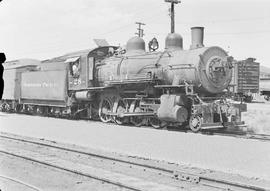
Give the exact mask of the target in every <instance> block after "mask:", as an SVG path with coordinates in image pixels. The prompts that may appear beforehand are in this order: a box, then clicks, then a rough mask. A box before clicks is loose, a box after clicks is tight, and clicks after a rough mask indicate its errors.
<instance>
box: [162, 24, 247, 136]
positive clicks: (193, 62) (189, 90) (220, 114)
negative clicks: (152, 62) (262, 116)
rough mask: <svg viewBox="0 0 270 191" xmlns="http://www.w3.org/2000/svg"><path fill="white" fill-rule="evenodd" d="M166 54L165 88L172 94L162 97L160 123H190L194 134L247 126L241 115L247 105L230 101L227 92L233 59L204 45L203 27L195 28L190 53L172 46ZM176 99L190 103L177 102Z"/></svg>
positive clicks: (218, 48)
mask: <svg viewBox="0 0 270 191" xmlns="http://www.w3.org/2000/svg"><path fill="white" fill-rule="evenodd" d="M169 35H170V34H169ZM167 39H168V38H167ZM166 43H167V42H166ZM167 44H168V43H167ZM169 44H171V43H169ZM166 51H167V52H168V54H169V55H170V58H169V62H168V67H167V68H166V69H165V70H164V71H165V72H164V73H165V83H166V86H164V87H166V88H167V90H169V91H168V92H169V94H164V95H162V96H161V104H160V108H159V109H158V111H157V114H158V117H159V119H160V120H165V121H167V122H169V123H172V122H173V123H177V122H178V123H188V124H189V127H190V128H191V129H192V130H193V131H195V132H196V131H199V130H200V129H209V128H222V127H229V126H233V127H236V126H238V127H240V126H244V122H242V121H241V112H244V111H246V104H243V103H233V102H231V101H230V99H228V97H226V93H225V92H226V91H225V90H226V89H227V88H228V86H229V84H230V81H231V79H232V60H233V59H232V57H230V56H228V54H227V52H226V51H225V50H223V49H222V48H220V47H218V46H211V47H205V46H204V45H203V27H193V28H192V45H191V46H190V49H189V50H182V49H180V48H178V49H175V47H174V48H171V47H170V46H169V47H168V48H167V50H166ZM161 87H162V86H161ZM182 87H185V88H182ZM180 89H181V90H180ZM174 97H176V98H177V97H180V98H181V99H182V100H188V101H183V102H177V101H176V100H177V99H175V98H174ZM176 108H178V110H176ZM183 108H185V109H183ZM182 111H184V113H183V112H182ZM183 116H184V120H183Z"/></svg>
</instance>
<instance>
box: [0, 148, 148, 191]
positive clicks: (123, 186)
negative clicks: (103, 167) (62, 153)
mask: <svg viewBox="0 0 270 191" xmlns="http://www.w3.org/2000/svg"><path fill="white" fill-rule="evenodd" d="M0 152H1V153H3V154H7V155H11V156H15V157H18V158H22V159H25V160H28V161H32V162H35V163H39V164H42V165H45V166H49V167H53V168H56V169H60V170H64V171H67V172H71V173H74V174H78V175H81V176H85V177H88V178H92V179H95V180H99V181H102V182H106V183H109V184H112V185H115V186H119V187H122V188H126V189H129V190H134V191H144V190H141V189H138V188H134V187H131V186H129V185H125V184H121V183H119V182H116V181H113V180H110V179H107V178H102V177H99V176H94V175H89V174H86V173H83V172H80V171H77V170H72V169H69V168H65V167H62V166H59V165H55V164H52V163H49V162H44V161H40V160H36V159H33V158H30V157H26V156H22V155H18V154H14V153H11V152H7V151H3V150H0Z"/></svg>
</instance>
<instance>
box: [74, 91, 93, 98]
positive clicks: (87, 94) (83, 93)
mask: <svg viewBox="0 0 270 191" xmlns="http://www.w3.org/2000/svg"><path fill="white" fill-rule="evenodd" d="M75 97H76V99H77V100H91V99H92V96H91V93H90V92H89V91H80V92H76V93H75Z"/></svg>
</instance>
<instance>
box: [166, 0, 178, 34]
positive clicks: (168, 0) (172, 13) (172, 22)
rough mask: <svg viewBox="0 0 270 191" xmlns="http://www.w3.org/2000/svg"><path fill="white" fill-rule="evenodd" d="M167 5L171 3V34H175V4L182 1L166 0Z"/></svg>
mask: <svg viewBox="0 0 270 191" xmlns="http://www.w3.org/2000/svg"><path fill="white" fill-rule="evenodd" d="M165 2H166V3H171V10H170V15H171V33H174V4H178V3H181V1H178V0H165Z"/></svg>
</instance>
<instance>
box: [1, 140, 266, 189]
mask: <svg viewBox="0 0 270 191" xmlns="http://www.w3.org/2000/svg"><path fill="white" fill-rule="evenodd" d="M0 137H1V138H6V139H10V140H16V141H21V142H26V143H31V144H36V145H39V146H44V147H50V148H54V149H60V150H64V151H69V152H73V153H78V154H84V155H88V156H93V157H96V158H102V159H106V160H112V161H116V162H120V163H126V164H131V165H134V166H139V167H143V168H148V169H151V170H157V171H161V172H162V173H165V174H166V175H169V176H170V177H171V178H176V179H179V180H182V181H187V182H191V183H195V184H199V185H204V186H209V187H213V188H220V189H227V190H230V189H232V188H234V189H235V188H238V189H242V190H258V191H267V190H270V188H267V189H266V188H263V187H259V186H255V185H247V184H244V183H241V182H235V181H230V180H224V179H218V178H214V177H208V176H205V175H201V174H200V173H194V172H191V173H190V172H188V171H187V170H186V169H185V170H182V171H181V170H171V169H167V168H161V167H156V166H152V165H147V164H140V163H136V162H131V161H127V160H123V159H117V158H114V157H108V156H105V155H99V154H95V153H90V152H84V151H80V150H76V149H71V148H66V147H61V146H54V145H50V144H46V143H40V142H36V141H30V140H26V139H23V138H14V137H9V136H5V135H0ZM0 152H3V151H0ZM4 152H5V151H4ZM6 154H9V153H6ZM11 155H14V156H15V155H16V154H12V153H11ZM18 157H20V156H18ZM30 160H31V159H30ZM37 162H38V161H37ZM45 165H46V164H45ZM49 166H50V165H49ZM56 168H59V169H62V170H65V168H62V167H58V166H56ZM67 171H70V172H72V171H71V170H69V169H67ZM75 173H77V171H76V172H75ZM78 174H80V172H78ZM81 175H83V173H82V174H81ZM83 176H84V175H83ZM86 176H89V175H86ZM90 178H94V179H98V177H97V178H95V177H90ZM102 181H105V182H106V180H102ZM108 181H109V180H108ZM108 183H110V182H108ZM111 184H114V183H113V182H112V183H111ZM123 187H125V186H123ZM126 188H128V186H126ZM128 189H131V190H136V191H137V190H138V189H137V188H132V187H131V188H128ZM232 190H233V189H232Z"/></svg>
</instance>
